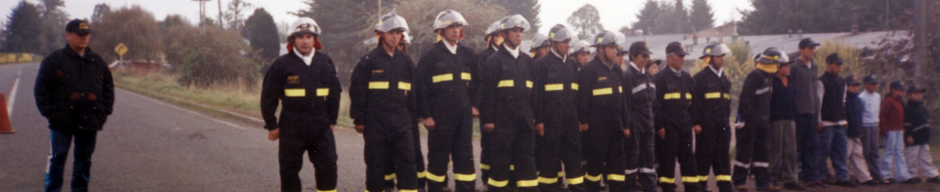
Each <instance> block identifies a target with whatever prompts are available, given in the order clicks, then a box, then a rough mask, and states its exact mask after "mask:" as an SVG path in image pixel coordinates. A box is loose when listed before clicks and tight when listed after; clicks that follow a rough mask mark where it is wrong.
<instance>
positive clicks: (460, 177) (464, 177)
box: [454, 173, 477, 182]
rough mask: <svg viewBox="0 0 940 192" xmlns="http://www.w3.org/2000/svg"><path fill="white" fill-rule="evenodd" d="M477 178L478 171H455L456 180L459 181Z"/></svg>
mask: <svg viewBox="0 0 940 192" xmlns="http://www.w3.org/2000/svg"><path fill="white" fill-rule="evenodd" d="M476 179H477V174H476V173H472V174H460V173H454V180H457V181H465V182H472V181H474V180H476Z"/></svg>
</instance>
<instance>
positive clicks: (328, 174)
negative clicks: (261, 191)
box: [278, 112, 337, 192]
mask: <svg viewBox="0 0 940 192" xmlns="http://www.w3.org/2000/svg"><path fill="white" fill-rule="evenodd" d="M282 113H284V112H282ZM282 117H283V116H282ZM281 126H282V127H281V128H280V139H279V140H278V163H279V164H280V168H281V171H280V175H281V191H291V192H293V191H302V190H303V188H302V185H301V183H300V176H299V175H298V173H300V168H302V167H303V160H304V156H303V155H304V152H306V153H307V156H308V158H309V159H310V162H311V163H313V168H314V169H315V170H316V173H315V174H316V183H317V190H320V191H331V190H336V178H337V174H336V160H337V156H336V140H335V139H334V138H333V130H331V129H330V125H329V123H325V122H324V123H311V124H286V123H282V124H281Z"/></svg>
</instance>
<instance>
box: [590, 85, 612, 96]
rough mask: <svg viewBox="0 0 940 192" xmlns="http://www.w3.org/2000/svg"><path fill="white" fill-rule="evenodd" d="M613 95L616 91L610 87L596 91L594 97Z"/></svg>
mask: <svg viewBox="0 0 940 192" xmlns="http://www.w3.org/2000/svg"><path fill="white" fill-rule="evenodd" d="M613 93H614V89H613V88H610V87H607V88H599V89H594V96H600V95H610V94H613Z"/></svg>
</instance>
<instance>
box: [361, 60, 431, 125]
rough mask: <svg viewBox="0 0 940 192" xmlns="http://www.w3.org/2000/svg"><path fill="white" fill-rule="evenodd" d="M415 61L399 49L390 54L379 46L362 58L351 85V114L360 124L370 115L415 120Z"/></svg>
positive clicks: (363, 123)
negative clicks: (413, 85) (413, 82)
mask: <svg viewBox="0 0 940 192" xmlns="http://www.w3.org/2000/svg"><path fill="white" fill-rule="evenodd" d="M413 78H414V62H412V61H411V57H408V55H407V54H405V53H404V52H402V51H400V50H398V49H395V54H394V55H389V54H388V53H387V52H386V51H385V49H383V48H382V47H377V48H375V49H373V50H372V51H370V52H369V53H367V54H366V55H365V56H362V58H360V59H359V63H358V64H356V68H354V69H353V73H352V76H351V80H350V84H349V99H350V102H351V104H350V107H349V116H350V117H352V118H353V119H354V121H353V123H354V124H356V125H365V124H366V119H368V117H369V116H375V117H379V118H383V119H384V118H395V119H396V120H404V119H415V118H413V115H412V114H414V113H415V112H416V111H417V110H416V107H415V94H414V92H413V91H412V89H411V87H412V86H411V85H412V84H411V82H412V80H413Z"/></svg>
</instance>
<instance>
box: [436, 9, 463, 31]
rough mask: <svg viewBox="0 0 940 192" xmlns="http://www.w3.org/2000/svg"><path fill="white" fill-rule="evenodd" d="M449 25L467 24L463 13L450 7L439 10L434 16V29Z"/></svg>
mask: <svg viewBox="0 0 940 192" xmlns="http://www.w3.org/2000/svg"><path fill="white" fill-rule="evenodd" d="M451 25H461V26H463V25H468V24H467V20H466V19H464V18H463V15H461V14H460V13H458V12H457V11H454V10H452V9H448V10H444V11H441V13H438V14H437V17H434V31H437V30H441V29H444V28H447V27H450V26H451Z"/></svg>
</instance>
